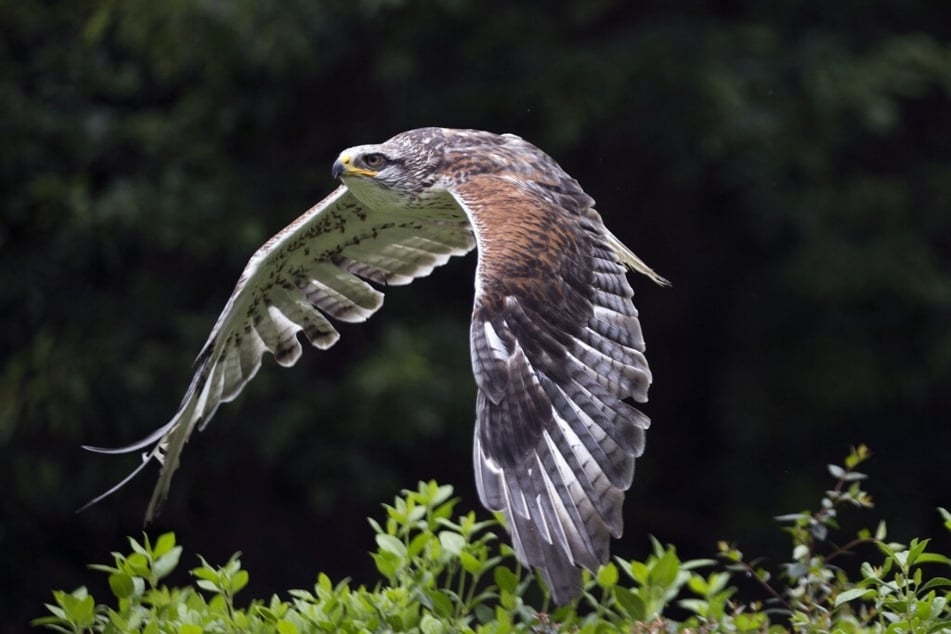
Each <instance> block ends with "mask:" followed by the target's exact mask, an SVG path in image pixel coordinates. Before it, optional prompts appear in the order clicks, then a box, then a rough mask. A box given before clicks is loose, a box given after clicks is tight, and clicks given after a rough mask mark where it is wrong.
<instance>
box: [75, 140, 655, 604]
mask: <svg viewBox="0 0 951 634" xmlns="http://www.w3.org/2000/svg"><path fill="white" fill-rule="evenodd" d="M333 172H334V175H335V176H337V177H340V178H341V180H342V181H343V183H344V185H343V186H342V187H339V188H338V189H337V190H335V191H334V192H333V193H331V194H330V195H329V196H328V197H327V198H325V199H324V200H323V201H321V202H320V203H318V204H317V205H315V206H314V207H313V208H311V209H310V210H309V211H307V212H306V213H304V214H303V215H302V216H301V217H300V218H298V219H297V220H295V221H294V222H293V223H291V224H290V225H289V226H288V227H286V228H285V229H283V230H282V231H280V232H279V233H278V234H277V235H275V236H274V237H273V238H271V239H270V240H268V241H267V242H266V243H265V244H264V246H262V247H261V248H260V249H259V250H258V251H257V252H256V253H255V254H254V255H253V256H252V258H251V260H250V261H249V262H248V265H247V267H246V268H245V270H244V272H243V274H242V275H241V277H240V279H239V280H238V283H237V285H236V287H235V289H234V292H233V293H232V295H231V297H230V298H229V299H228V302H227V304H226V306H225V308H224V310H223V311H222V313H221V315H220V316H219V317H218V320H217V322H216V324H215V326H214V328H213V329H212V332H211V335H210V336H209V338H208V340H207V342H206V343H205V345H204V347H203V348H202V350H201V353H200V354H199V356H198V360H197V367H196V371H195V375H194V377H193V378H192V381H191V383H190V385H189V387H188V390H187V391H186V393H185V397H184V399H183V400H182V402H181V405H180V406H179V409H178V411H177V412H176V413H175V415H174V416H173V418H172V419H171V420H170V421H169V422H168V423H166V424H165V425H164V426H163V427H161V428H160V429H158V430H157V431H156V432H154V433H152V434H150V435H149V436H148V437H146V438H144V439H142V440H141V441H139V442H136V443H134V444H132V445H129V446H127V447H123V448H120V449H114V450H113V449H98V448H96V449H95V450H96V451H103V452H106V453H121V452H128V451H139V450H143V449H144V450H145V454H144V460H145V462H148V461H150V460H152V459H156V460H158V461H160V462H162V463H163V464H162V470H161V473H160V476H159V482H158V484H157V486H156V488H155V492H154V494H153V496H152V499H151V501H150V503H149V507H148V510H147V513H146V519H147V520H148V519H151V518H152V517H153V516H154V515H155V513H156V512H157V510H158V506H159V505H160V504H161V502H162V501H163V500H164V499H165V497H166V495H167V493H168V489H169V485H170V482H171V477H172V474H173V473H174V471H175V469H176V467H177V466H178V462H179V457H180V454H181V451H182V448H183V447H184V444H185V443H186V442H187V440H188V438H189V436H190V435H191V433H192V431H193V430H194V428H195V427H196V426H197V427H199V428H201V427H203V426H204V425H206V424H207V423H208V421H209V420H211V418H212V416H213V415H214V413H215V411H216V409H217V408H218V406H219V405H220V404H221V403H224V402H228V401H231V400H233V399H234V398H236V397H237V396H238V394H239V393H240V392H241V389H242V388H243V387H244V385H245V384H247V382H248V381H250V380H251V379H252V377H253V376H254V375H255V373H256V372H257V371H258V369H259V368H260V366H261V360H262V357H263V356H264V354H265V353H270V354H271V355H273V356H274V358H275V360H276V361H277V363H279V364H280V365H282V366H291V365H294V364H295V363H296V362H297V360H298V359H299V358H300V356H301V354H302V353H303V347H302V345H301V340H300V337H299V336H298V335H299V333H303V336H304V338H305V339H306V341H307V342H309V343H310V344H311V345H312V346H314V347H316V348H319V349H326V348H329V347H330V346H332V345H334V343H336V341H337V339H338V338H339V336H340V335H339V333H338V332H337V330H336V329H335V327H334V325H333V323H332V321H331V320H335V321H343V322H360V321H364V320H366V319H368V318H369V317H370V316H372V315H373V314H374V313H375V312H376V311H377V310H378V309H379V308H380V306H381V305H382V303H383V294H382V292H381V291H380V290H378V288H376V287H375V286H374V285H377V286H386V285H400V284H408V283H409V282H411V281H412V280H414V279H416V278H418V277H422V276H425V275H428V274H429V273H430V272H432V270H433V269H434V268H436V267H438V266H441V265H442V264H444V263H445V262H446V261H447V260H448V259H449V258H450V257H452V256H455V255H462V254H465V253H467V252H469V251H470V250H472V248H473V247H474V246H478V252H479V261H478V266H477V269H476V295H475V301H474V306H473V312H472V324H471V330H470V334H471V336H470V351H471V355H472V368H473V373H474V375H475V379H476V383H477V385H478V395H477V399H476V424H475V430H474V438H473V461H474V465H475V475H476V485H477V488H478V492H479V497H480V499H481V500H482V502H483V504H484V505H485V506H486V507H487V508H489V509H492V510H497V511H501V512H502V513H503V515H504V517H505V520H506V525H507V528H508V530H509V532H510V533H511V536H512V542H513V545H514V547H515V551H516V554H517V556H518V557H519V559H521V560H522V561H523V562H524V563H525V564H527V565H530V566H535V567H537V568H539V570H540V571H541V573H542V576H543V577H544V579H545V581H546V583H547V585H548V587H549V589H550V590H551V592H552V595H553V597H554V599H555V601H556V602H558V603H564V602H566V601H568V600H570V599H571V598H573V597H575V596H576V595H577V594H578V593H579V591H580V587H581V572H580V570H581V568H588V569H591V570H594V569H595V568H596V567H597V566H598V565H599V564H602V563H604V562H606V561H607V559H608V556H609V546H610V540H611V538H612V537H614V538H617V537H619V536H620V535H621V532H622V529H623V521H622V515H621V507H622V504H623V501H624V493H625V491H626V490H627V489H628V488H629V487H630V485H631V482H632V479H633V477H634V465H635V459H636V458H637V457H638V456H640V455H641V454H642V453H643V451H644V441H645V431H646V429H647V428H648V426H649V424H650V421H649V419H648V418H647V417H646V416H645V415H644V414H643V413H641V412H640V411H639V410H638V409H636V408H635V407H633V406H632V405H630V404H629V403H628V401H631V400H633V401H636V402H645V401H646V400H647V391H648V388H649V386H650V383H651V373H650V369H649V367H648V364H647V360H646V358H645V357H644V337H643V334H642V332H641V327H640V322H639V320H638V313H637V310H636V309H635V307H634V304H633V302H632V296H633V291H632V289H631V286H630V284H629V282H628V280H627V277H626V272H627V270H628V269H630V270H634V271H638V272H640V273H643V274H645V275H647V276H648V277H650V278H651V279H653V280H654V281H655V282H657V283H659V284H666V280H664V279H663V278H661V277H660V276H659V275H657V274H656V273H655V272H654V271H653V270H651V269H650V267H648V266H647V265H646V264H644V262H643V261H642V260H640V258H638V257H637V256H636V255H634V253H632V252H631V251H630V250H629V249H628V248H627V247H625V246H624V245H623V244H622V243H621V242H620V241H619V240H618V239H617V237H615V236H614V235H613V234H612V233H611V232H610V231H608V229H607V228H606V227H605V226H604V223H603V222H602V220H601V217H600V215H599V214H598V213H597V212H596V211H595V210H594V201H593V200H592V199H591V197H589V196H588V195H587V194H585V192H584V191H583V190H582V189H581V187H580V185H579V184H578V183H577V181H575V180H574V179H572V178H571V177H570V176H568V175H567V174H566V173H565V172H564V171H563V170H562V169H561V167H559V166H558V164H557V163H555V161H554V160H552V159H551V158H550V157H549V156H548V155H546V154H545V153H543V152H542V151H541V150H539V149H538V148H536V147H535V146H533V145H531V144H529V143H527V142H525V141H524V140H522V139H520V138H519V137H517V136H514V135H510V134H505V135H496V134H491V133H488V132H479V131H474V130H449V129H442V128H423V129H420V130H411V131H409V132H405V133H402V134H399V135H397V136H395V137H393V138H392V139H390V140H389V141H386V142H385V143H382V144H378V145H365V146H356V147H353V148H350V149H348V150H345V151H344V152H342V153H341V154H340V157H339V158H338V160H337V161H336V162H335V163H334V167H333ZM143 466H144V464H143V465H140V466H139V468H138V469H136V471H135V472H133V474H132V475H130V476H129V478H131V477H132V476H134V475H135V473H138V472H139V471H140V470H141V469H142V467H143ZM129 478H127V479H126V480H123V482H121V483H119V484H118V485H117V486H116V487H113V489H111V490H110V491H108V492H106V493H105V494H104V495H103V496H100V497H99V498H97V499H96V500H93V502H91V503H90V504H92V503H95V502H96V501H98V500H99V499H102V497H105V496H106V495H109V494H111V493H112V492H114V491H115V490H116V489H118V488H120V487H121V486H123V485H124V484H125V482H127V481H128V479H129Z"/></svg>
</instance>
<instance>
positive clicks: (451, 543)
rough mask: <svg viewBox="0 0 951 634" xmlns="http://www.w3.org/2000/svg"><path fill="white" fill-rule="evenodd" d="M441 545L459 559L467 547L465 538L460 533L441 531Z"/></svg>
mask: <svg viewBox="0 0 951 634" xmlns="http://www.w3.org/2000/svg"><path fill="white" fill-rule="evenodd" d="M439 543H440V544H442V547H443V548H444V549H445V550H446V551H447V552H448V553H449V554H451V555H453V556H456V557H458V556H459V553H460V552H462V549H463V548H464V547H465V545H466V540H465V538H464V537H463V536H462V535H460V534H459V533H454V532H452V531H440V533H439Z"/></svg>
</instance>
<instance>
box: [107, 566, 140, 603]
mask: <svg viewBox="0 0 951 634" xmlns="http://www.w3.org/2000/svg"><path fill="white" fill-rule="evenodd" d="M109 589H110V590H112V594H114V595H115V596H116V598H117V599H128V598H129V597H131V596H132V595H133V594H135V582H134V581H133V577H132V576H131V575H127V574H126V573H124V572H116V573H113V574H111V575H109Z"/></svg>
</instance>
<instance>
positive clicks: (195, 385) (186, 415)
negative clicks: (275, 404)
mask: <svg viewBox="0 0 951 634" xmlns="http://www.w3.org/2000/svg"><path fill="white" fill-rule="evenodd" d="M474 246H475V242H474V239H473V235H472V229H471V227H470V226H469V222H468V220H467V219H466V216H465V214H464V213H463V211H462V210H461V209H460V208H459V207H458V205H456V204H455V203H454V202H453V201H452V200H451V199H450V198H449V197H447V198H446V204H445V205H434V206H430V207H427V208H425V209H414V210H412V212H411V213H409V212H407V211H405V210H400V209H395V208H392V209H391V208H385V209H370V208H368V207H367V206H364V205H363V204H361V203H360V202H358V201H357V199H356V198H355V197H354V196H353V194H352V193H350V192H349V191H348V190H347V188H346V187H345V186H341V187H339V188H337V189H336V190H335V191H334V192H333V193H331V194H330V195H329V196H327V198H325V199H324V200H322V201H321V202H319V203H317V204H316V205H315V206H314V207H312V208H311V209H309V210H308V211H307V212H306V213H304V214H303V215H302V216H300V217H299V218H297V219H296V220H295V221H294V222H292V223H291V224H290V225H288V226H287V227H285V228H284V229H282V230H281V231H280V232H279V233H278V234H277V235H275V236H274V237H272V238H271V239H270V240H268V241H267V243H265V244H264V245H263V246H262V247H261V248H260V249H258V251H257V252H256V253H255V254H254V256H253V257H252V258H251V260H250V261H249V262H248V264H247V266H246V267H245V269H244V272H243V273H242V274H241V277H240V279H239V280H238V283H237V285H236V286H235V289H234V292H233V293H232V294H231V297H230V298H229V299H228V303H227V305H226V306H225V308H224V310H223V311H222V313H221V315H220V316H219V317H218V321H217V322H216V323H215V327H214V329H213V330H212V331H211V335H210V336H209V337H208V341H207V342H206V343H205V345H204V347H203V348H202V350H201V353H200V354H199V355H198V359H197V361H196V371H195V375H194V377H193V378H192V381H191V384H190V385H189V387H188V390H187V391H186V393H185V397H184V399H183V400H182V402H181V405H179V408H178V411H177V412H176V413H175V415H174V416H173V417H172V419H171V420H170V421H169V422H168V423H166V424H165V425H163V426H162V427H161V428H159V429H158V430H156V431H155V432H153V433H152V434H150V435H149V436H148V437H146V438H144V439H142V440H141V441H139V442H136V443H134V444H132V445H129V446H127V447H122V448H118V449H103V448H99V447H87V449H91V450H93V451H98V452H102V453H127V452H132V451H138V450H142V449H147V451H146V452H145V454H144V456H143V463H142V465H140V466H139V468H137V469H136V470H135V471H134V472H133V473H131V474H130V475H129V476H128V477H127V478H126V479H125V480H123V481H122V482H120V483H119V484H118V485H116V486H115V487H113V488H112V489H110V490H109V491H107V492H106V493H104V494H103V495H101V496H99V497H98V498H96V499H95V500H93V501H91V502H90V503H89V504H90V505H91V504H95V503H96V502H98V501H99V500H101V499H102V498H104V497H106V496H108V495H110V494H112V493H113V492H115V491H116V490H118V489H119V488H121V487H122V486H123V485H124V484H125V483H126V482H127V481H128V480H129V479H131V478H132V477H134V476H135V475H136V473H138V472H139V471H140V470H141V469H142V468H143V467H144V466H145V464H147V463H148V462H150V461H151V460H152V459H156V460H158V461H159V462H161V463H162V470H161V474H160V476H159V481H158V484H157V485H156V487H155V491H154V493H153V495H152V499H151V501H150V502H149V506H148V510H147V511H146V521H149V520H150V519H151V518H152V517H154V515H155V514H156V512H157V510H158V507H159V505H160V504H161V503H162V502H163V501H164V499H165V497H166V496H167V494H168V489H169V485H170V483H171V479H172V475H173V474H174V472H175V469H176V468H177V466H178V460H179V456H180V454H181V451H182V448H183V447H184V445H185V443H186V442H187V441H188V438H189V436H190V435H191V433H192V431H193V430H194V429H195V426H196V425H197V426H198V427H199V429H201V428H203V427H204V426H205V425H207V424H208V421H209V420H210V419H211V417H212V416H214V413H215V411H216V410H217V409H218V406H219V405H220V404H221V403H225V402H228V401H231V400H233V399H234V398H236V397H237V396H238V394H239V393H240V392H241V389H242V388H243V387H244V386H245V384H246V383H247V382H248V381H250V380H251V379H252V378H253V377H254V375H255V373H256V372H257V371H258V368H260V367H261V358H262V357H263V356H264V353H265V352H269V353H271V354H272V355H274V358H275V360H276V361H277V362H278V363H279V364H281V365H282V366H285V367H286V366H292V365H294V364H295V363H296V362H297V359H298V358H300V355H301V352H302V349H301V342H300V339H299V338H298V333H303V335H304V338H305V339H306V340H307V341H308V342H310V344H311V345H313V346H314V347H317V348H320V349H326V348H329V347H330V346H332V345H333V344H334V343H336V341H337V339H338V338H339V337H340V335H339V333H338V332H337V330H336V329H335V328H334V326H333V324H332V323H331V321H330V319H328V317H329V318H333V319H336V320H339V321H344V322H361V321H365V320H366V319H368V318H369V317H370V316H371V315H372V314H373V313H375V312H376V311H377V309H379V308H380V306H381V305H382V303H383V293H381V292H380V291H379V290H377V289H376V288H374V287H373V286H372V285H370V284H368V283H367V281H370V282H374V283H376V284H379V285H401V284H408V283H409V282H411V281H412V280H414V279H416V278H418V277H424V276H426V275H429V273H430V272H431V271H432V270H433V269H434V268H436V267H437V266H440V265H442V264H445V263H446V261H447V260H448V259H449V258H450V257H451V256H454V255H463V254H465V253H468V252H469V251H470V250H472V248H473V247H474ZM87 506H88V505H87Z"/></svg>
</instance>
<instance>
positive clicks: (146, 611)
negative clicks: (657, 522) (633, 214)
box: [33, 446, 951, 634]
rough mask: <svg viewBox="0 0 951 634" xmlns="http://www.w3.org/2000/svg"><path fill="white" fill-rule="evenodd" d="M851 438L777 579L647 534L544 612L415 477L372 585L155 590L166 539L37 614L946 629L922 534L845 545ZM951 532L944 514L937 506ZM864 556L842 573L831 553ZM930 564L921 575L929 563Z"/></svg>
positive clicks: (649, 627) (487, 542) (934, 557)
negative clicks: (274, 592) (273, 590)
mask: <svg viewBox="0 0 951 634" xmlns="http://www.w3.org/2000/svg"><path fill="white" fill-rule="evenodd" d="M868 455H869V454H868V451H867V449H866V448H865V447H864V446H862V447H859V448H858V449H856V450H853V451H852V452H851V453H850V455H849V456H848V457H847V458H846V459H845V463H844V465H843V466H837V465H830V466H829V472H830V474H831V475H832V476H833V478H835V485H834V486H833V488H832V489H830V490H829V491H826V493H825V495H824V496H823V497H822V499H821V501H820V505H819V510H817V511H803V512H801V513H794V514H790V515H784V516H781V517H779V518H777V520H778V521H779V522H780V523H781V524H783V526H784V529H783V530H785V531H786V532H787V533H788V534H789V535H790V537H791V539H792V560H791V561H790V562H788V563H786V564H785V565H784V566H783V568H782V571H781V573H780V574H778V575H776V576H775V577H776V579H777V580H778V581H774V578H773V575H771V574H770V573H769V572H768V571H766V570H764V569H762V568H760V567H758V566H757V564H756V563H755V562H750V561H747V560H746V559H745V557H744V556H743V554H742V553H741V552H740V551H739V550H738V549H736V548H735V547H734V546H732V545H730V544H726V543H721V544H720V548H719V549H720V552H719V562H718V561H717V560H714V559H701V560H690V561H681V560H680V559H679V558H678V556H677V552H676V549H675V548H674V547H673V546H664V545H662V544H661V543H660V542H659V541H657V540H656V539H653V538H652V539H651V543H652V553H651V555H650V556H648V557H647V559H646V560H645V561H636V560H624V559H621V558H615V559H614V561H612V562H610V563H608V564H606V565H604V566H602V567H601V568H600V569H599V570H598V572H597V573H596V574H594V575H588V574H586V575H585V587H584V592H583V594H582V596H581V597H580V599H579V600H577V601H575V602H574V603H572V604H571V605H568V606H563V607H560V608H557V609H553V608H551V606H550V600H549V598H548V595H547V592H545V589H544V588H543V587H542V588H540V589H541V592H542V594H541V596H542V598H541V604H540V605H539V607H538V608H536V607H533V605H532V604H531V603H530V600H529V597H530V596H534V594H535V593H536V589H535V586H536V585H538V586H540V585H541V584H540V581H538V580H537V579H535V578H534V576H533V575H531V574H530V573H528V572H527V571H525V570H524V569H523V568H522V567H521V566H520V565H519V564H518V562H517V561H516V560H515V558H514V555H513V553H512V550H511V548H509V547H508V546H507V545H505V544H504V543H500V541H499V540H498V538H497V535H496V533H498V532H500V528H501V527H500V525H499V522H498V518H495V519H491V520H485V521H476V516H475V513H473V512H471V511H470V512H469V513H467V514H465V515H462V516H458V517H456V519H455V520H453V519H452V515H453V512H454V510H455V507H456V505H457V503H458V500H457V499H455V498H453V497H452V487H450V486H440V485H438V484H436V483H435V482H428V483H420V484H419V486H418V487H417V489H416V490H414V491H410V490H407V491H403V495H402V496H400V497H397V498H396V499H395V500H394V502H393V504H392V505H384V508H385V510H386V517H385V520H384V522H383V523H380V522H378V521H376V520H373V519H371V520H370V524H371V526H372V527H373V530H374V532H375V541H376V550H375V551H374V552H373V553H371V556H372V557H373V560H374V562H375V563H376V567H377V570H378V571H379V573H380V575H381V580H380V581H378V582H377V584H376V585H375V586H374V587H373V588H367V587H364V586H359V587H355V588H354V587H351V584H350V583H349V582H348V581H347V580H344V581H340V582H338V583H336V584H335V583H334V582H332V581H331V580H330V578H329V577H327V575H325V574H323V573H321V574H319V575H318V577H317V583H316V584H315V585H314V587H313V588H312V589H310V590H291V591H289V593H288V595H289V598H288V599H286V600H285V599H281V598H279V597H278V596H272V597H271V598H270V599H269V600H262V599H254V600H251V601H250V602H249V603H248V604H247V605H245V606H243V607H242V606H238V605H236V604H235V596H236V595H237V594H238V593H239V592H240V591H241V589H242V588H244V586H245V585H246V584H247V582H248V572H247V571H246V570H244V569H243V568H242V567H241V560H240V558H239V555H238V554H235V555H234V556H232V557H231V559H230V560H228V562H227V563H225V564H224V565H223V566H214V565H211V564H209V563H208V562H207V561H205V560H204V558H202V557H200V556H199V557H198V560H199V562H200V565H199V566H198V567H196V568H193V569H192V570H191V574H192V576H193V577H194V578H195V582H194V585H189V586H186V587H184V588H169V587H167V586H166V585H164V584H163V583H162V579H163V578H165V577H166V576H167V575H168V574H169V573H170V572H171V571H172V570H174V569H175V567H176V566H177V565H178V564H179V561H180V560H181V555H182V547H181V546H179V545H177V544H176V542H175V536H174V534H172V533H166V534H164V535H161V536H159V537H158V539H157V540H155V543H154V544H153V543H152V542H151V541H150V540H149V538H148V537H147V536H146V537H145V538H144V539H143V540H142V541H141V542H139V541H137V540H135V539H131V538H130V539H129V543H130V547H131V552H130V553H128V554H123V553H112V556H113V564H112V565H94V566H91V568H92V569H94V570H97V571H100V572H103V573H105V574H107V575H108V581H109V588H110V589H111V591H112V594H113V595H114V596H113V598H114V600H115V601H114V603H113V604H112V605H104V604H98V605H97V604H96V602H95V600H94V599H93V597H92V596H91V595H90V594H89V593H88V592H87V590H86V589H85V588H78V589H77V590H75V591H73V592H71V593H67V592H63V591H55V592H54V593H53V599H54V603H53V604H48V605H47V608H48V609H49V612H50V615H49V616H45V617H41V618H38V619H36V620H34V622H33V623H34V625H42V626H45V627H48V628H50V629H53V630H56V631H59V632H143V633H153V632H154V633H159V632H176V633H178V634H198V633H200V632H251V633H256V632H277V633H279V634H294V633H298V632H419V633H421V634H440V633H443V632H479V633H487V634H488V633H498V634H504V633H508V632H544V633H548V632H581V633H591V634H594V633H599V632H616V631H626V632H642V633H655V632H787V631H795V632H806V633H812V632H816V633H818V632H841V633H864V632H884V633H888V634H891V633H895V634H898V633H904V632H939V631H951V608H949V606H948V599H949V596H951V592H949V588H951V579H948V578H947V577H945V576H941V575H935V576H929V577H927V578H926V576H925V573H924V570H925V568H924V567H923V566H924V564H936V565H938V566H940V567H942V568H944V569H947V566H948V565H949V564H951V559H949V558H948V557H946V556H944V555H941V554H937V553H933V552H929V551H928V550H927V548H928V540H927V539H913V540H911V542H910V543H908V544H907V545H905V544H899V543H895V542H888V541H886V529H885V523H884V522H881V523H879V524H878V527H877V528H876V530H875V532H874V533H872V532H871V531H869V530H867V529H862V530H860V531H858V532H857V534H856V535H855V537H854V538H851V539H849V540H848V541H846V542H845V543H844V545H842V546H837V545H836V544H835V542H834V541H833V539H832V534H833V533H837V532H838V531H839V526H838V523H837V515H838V510H839V508H840V507H842V506H843V505H847V506H856V507H860V508H870V507H871V506H872V501H871V497H870V496H869V495H868V493H866V492H865V490H864V489H863V488H862V486H861V484H862V482H863V481H864V479H865V477H866V476H865V475H864V474H862V473H860V472H858V471H856V470H855V468H856V467H857V466H858V465H859V464H861V463H862V462H864V461H865V460H866V459H867V458H868ZM939 512H940V513H941V515H942V517H943V519H944V523H945V527H946V528H948V530H951V513H948V511H946V510H944V509H939ZM856 549H864V550H868V551H869V552H870V553H871V554H872V555H875V557H874V561H872V560H871V558H870V559H868V560H865V561H864V563H862V564H861V566H860V567H859V569H858V578H856V579H852V578H850V577H849V575H848V574H847V573H846V571H845V570H844V569H843V568H840V567H838V566H837V564H836V560H838V559H839V558H841V557H843V556H844V555H846V554H848V553H854V551H855V550H856ZM932 568H933V566H932V567H930V568H929V570H930V569H932ZM738 575H739V576H742V577H744V578H752V579H754V580H756V582H757V583H758V586H759V587H760V588H761V589H762V593H761V594H763V597H762V598H760V599H757V598H750V599H741V598H739V597H738V596H737V593H738V590H737V587H736V586H734V585H732V583H733V581H734V580H735V579H737V578H738V577H737V576H738Z"/></svg>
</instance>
